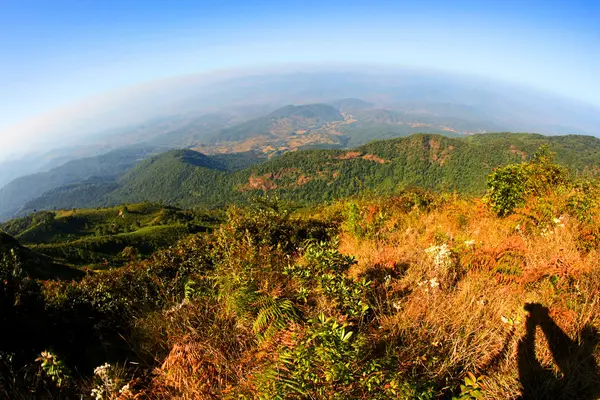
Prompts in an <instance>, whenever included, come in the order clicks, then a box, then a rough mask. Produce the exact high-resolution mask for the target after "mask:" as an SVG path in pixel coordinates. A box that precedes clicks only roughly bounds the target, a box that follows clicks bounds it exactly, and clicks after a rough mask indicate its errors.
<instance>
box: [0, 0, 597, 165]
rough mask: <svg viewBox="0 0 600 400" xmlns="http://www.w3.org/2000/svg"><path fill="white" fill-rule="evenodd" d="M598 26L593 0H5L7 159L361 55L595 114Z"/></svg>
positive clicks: (2, 44)
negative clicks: (201, 87) (204, 93)
mask: <svg viewBox="0 0 600 400" xmlns="http://www.w3.org/2000/svg"><path fill="white" fill-rule="evenodd" d="M598 20H600V5H599V3H597V2H594V1H557V2H552V3H548V2H543V1H528V2H523V1H506V2H502V3H494V4H484V3H482V2H474V1H457V2H452V4H450V3H447V2H442V1H439V0H428V1H421V2H402V4H400V3H398V4H394V3H388V2H381V1H374V2H369V3H368V4H364V3H358V2H338V1H334V2H327V4H325V3H324V2H312V1H305V2H295V1H292V2H286V3H285V4H281V5H279V6H278V7H272V4H271V3H269V2H253V3H252V4H250V3H245V2H240V1H229V2H225V3H218V4H217V3H212V2H203V1H200V2H192V1H178V2H164V1H144V2H142V1H137V0H132V1H128V2H126V3H123V2H118V1H110V0H109V1H106V2H75V1H67V0H64V1H56V2H52V4H50V3H47V2H42V1H19V2H9V3H8V4H5V5H3V6H2V13H0V32H1V33H2V35H0V50H1V51H2V53H1V54H2V57H3V62H2V63H0V85H1V86H2V87H3V88H4V90H3V91H2V92H1V93H0V107H1V108H2V110H3V113H2V115H0V132H2V133H0V144H1V146H0V159H1V158H6V157H7V156H8V155H11V154H12V155H21V154H23V153H24V152H25V151H33V150H36V148H39V147H41V146H45V145H48V146H51V145H56V144H57V143H56V142H57V141H58V139H59V136H60V135H63V136H68V134H66V133H65V132H62V131H61V129H60V127H58V128H56V126H58V125H60V124H64V123H65V121H68V122H69V123H70V124H71V123H73V124H79V125H85V124H86V121H87V120H86V119H87V118H90V121H92V119H93V118H91V117H90V114H94V113H98V112H105V111H104V109H103V107H104V108H107V107H108V108H110V107H115V106H117V105H119V104H121V103H122V104H123V108H124V109H125V110H124V111H123V113H122V114H123V115H124V113H125V112H126V113H129V114H130V115H129V116H127V118H125V119H124V122H123V123H128V122H129V123H135V122H140V121H143V120H144V119H147V118H148V115H146V114H145V112H143V110H142V109H143V108H144V107H142V106H139V107H138V106H137V105H135V104H134V105H133V109H131V110H127V107H128V105H129V104H128V103H127V101H128V99H130V98H132V97H131V96H133V97H136V96H139V95H140V93H141V94H144V93H147V95H148V98H149V99H150V98H152V96H153V93H158V92H157V91H154V90H155V89H156V87H157V86H158V87H160V86H161V85H169V84H170V83H172V82H175V81H181V80H182V79H192V80H194V79H202V77H205V78H208V79H210V78H211V77H217V78H218V79H221V78H222V77H223V76H245V75H247V74H248V73H250V74H251V73H253V71H261V70H263V71H264V70H269V69H271V70H278V69H279V70H285V68H288V69H289V68H292V69H294V68H296V69H298V68H299V67H297V66H304V67H305V68H309V69H310V68H314V66H328V65H329V66H331V65H338V66H350V67H354V66H357V65H358V66H360V65H364V61H365V60H369V61H370V63H371V64H373V65H379V66H383V67H387V68H409V69H412V70H416V71H429V72H431V71H439V72H440V73H448V74H461V75H463V76H474V77H476V78H477V79H490V80H491V81H493V82H499V83H507V84H512V85H515V86H516V87H519V86H521V87H523V88H526V89H527V88H530V89H533V90H539V91H541V92H545V93H554V94H556V96H557V97H563V98H565V99H571V100H574V101H577V102H580V103H581V104H582V105H583V104H589V107H590V108H591V107H592V106H593V107H596V108H600V94H599V93H600V79H597V77H596V73H597V71H598V70H600V26H598V25H597V23H596V22H597V21H598ZM295 66H296V67H295ZM184 86H185V85H184ZM156 90H157V89H156ZM173 96H174V97H177V96H175V95H173ZM181 97H185V96H181ZM154 100H156V101H157V102H160V101H163V102H164V106H165V107H167V103H168V100H169V99H164V100H163V99H152V101H154ZM176 100H180V99H176ZM149 101H150V100H149ZM136 107H137V108H136ZM136 113H139V115H138V116H136ZM111 118H114V121H113V125H114V126H115V127H116V126H119V125H120V124H122V122H120V121H119V118H118V117H117V116H115V114H111V113H108V114H107V115H106V118H105V119H107V120H108V119H111ZM106 122H107V124H108V125H110V123H109V122H110V121H106ZM93 124H94V123H93V121H92V122H90V125H93ZM89 128H90V129H92V130H94V129H95V128H94V126H89ZM98 129H99V130H101V129H104V128H102V127H100V126H99V127H98ZM65 140H66V139H65ZM66 142H68V140H66Z"/></svg>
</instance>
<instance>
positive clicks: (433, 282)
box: [429, 278, 440, 288]
mask: <svg viewBox="0 0 600 400" xmlns="http://www.w3.org/2000/svg"><path fill="white" fill-rule="evenodd" d="M429 286H430V287H432V288H437V287H439V286H440V283H439V282H438V280H437V278H432V279H430V280H429Z"/></svg>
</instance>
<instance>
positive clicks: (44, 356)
mask: <svg viewBox="0 0 600 400" xmlns="http://www.w3.org/2000/svg"><path fill="white" fill-rule="evenodd" d="M35 361H37V362H39V363H41V368H42V371H43V372H44V373H45V374H46V376H48V377H49V378H50V379H51V380H52V381H53V382H54V383H56V386H58V387H61V386H64V385H66V384H68V382H69V380H70V379H71V372H70V371H69V368H68V367H67V366H66V365H65V363H64V362H63V361H62V360H60V359H59V358H58V356H57V355H56V354H55V353H53V352H51V351H42V353H41V354H40V356H39V357H38V358H36V360H35Z"/></svg>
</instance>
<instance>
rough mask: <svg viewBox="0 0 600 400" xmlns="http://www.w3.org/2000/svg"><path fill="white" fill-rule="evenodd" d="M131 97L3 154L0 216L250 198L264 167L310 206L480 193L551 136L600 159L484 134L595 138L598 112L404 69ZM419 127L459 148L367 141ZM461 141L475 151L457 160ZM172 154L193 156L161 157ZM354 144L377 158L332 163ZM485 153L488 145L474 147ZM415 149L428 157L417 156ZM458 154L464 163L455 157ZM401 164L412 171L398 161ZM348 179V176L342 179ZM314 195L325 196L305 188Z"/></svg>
mask: <svg viewBox="0 0 600 400" xmlns="http://www.w3.org/2000/svg"><path fill="white" fill-rule="evenodd" d="M160 96H163V97H160ZM159 97H160V99H159ZM121 100H123V101H124V100H125V98H123V99H121ZM126 100H127V103H126V104H121V102H119V101H117V100H116V99H115V102H114V103H111V102H108V101H105V102H104V103H103V104H104V105H103V106H102V107H105V108H106V107H109V108H110V110H109V109H105V111H106V112H105V113H103V114H102V118H101V119H95V118H92V117H90V118H87V119H86V118H82V119H81V120H86V121H87V123H88V125H86V126H79V127H77V129H76V127H75V125H73V124H71V125H69V124H66V125H63V126H62V128H61V129H62V130H61V132H63V133H64V134H69V135H70V136H69V137H70V138H71V139H69V140H62V139H60V138H61V137H63V136H62V134H60V135H59V134H57V140H56V141H55V142H56V143H59V144H60V145H57V146H56V148H54V149H48V151H46V152H40V153H38V154H34V155H27V156H24V157H23V158H21V159H12V160H11V161H5V162H2V163H0V220H6V219H9V218H12V217H14V216H15V215H22V214H23V213H27V212H31V211H32V210H34V209H48V208H54V207H58V208H64V207H69V208H70V207H80V206H89V205H96V204H97V205H111V204H117V203H118V202H120V201H138V200H150V199H154V200H161V201H166V202H170V203H173V204H179V205H186V206H191V205H198V204H204V205H209V206H212V205H216V204H223V203H225V202H230V201H234V202H235V201H242V199H243V198H244V196H245V195H246V194H248V193H249V192H251V191H252V190H254V189H244V188H245V187H246V188H250V187H252V185H255V186H257V187H260V184H259V183H258V182H260V181H261V179H263V178H264V176H263V178H260V176H261V174H262V175H265V174H266V175H268V174H273V178H269V179H266V180H265V182H271V183H266V189H267V190H276V191H278V192H281V193H282V195H283V196H284V197H285V196H288V197H289V198H293V199H299V200H303V201H304V200H311V199H312V197H311V196H316V195H317V194H316V193H318V192H319V191H321V192H322V193H319V194H318V196H321V197H323V198H327V199H329V198H336V197H339V196H341V195H343V194H348V193H356V192H357V191H358V190H359V189H358V188H362V189H365V188H373V189H377V190H382V188H385V190H388V189H390V188H392V187H394V188H395V187H397V186H399V185H400V186H403V185H412V184H414V185H422V186H425V187H430V188H439V189H442V188H443V189H449V188H450V189H456V190H461V191H481V190H482V188H483V186H482V185H483V180H482V177H483V176H484V175H485V174H486V173H487V172H489V170H490V168H492V167H493V166H496V165H501V164H502V163H506V162H511V161H514V160H518V159H519V157H520V155H519V154H531V152H532V151H535V149H534V148H533V147H532V146H533V145H532V143H535V144H536V145H538V144H540V143H543V142H548V143H550V144H551V145H552V146H554V147H556V148H557V151H558V152H559V158H561V159H562V160H563V161H564V162H565V163H566V164H567V165H569V166H571V167H574V168H576V169H584V168H588V169H593V167H595V166H597V165H598V164H599V162H598V159H597V155H598V154H597V149H598V141H597V139H594V138H592V137H584V136H572V137H571V136H565V137H544V136H539V135H538V136H531V135H530V136H520V135H505V136H502V135H500V136H498V135H490V134H488V133H489V132H510V131H513V132H542V133H545V134H548V135H554V134H585V135H594V134H598V133H600V111H599V110H598V109H596V108H594V107H590V106H585V105H582V104H578V103H576V102H573V101H570V100H566V99H562V98H558V97H556V96H552V95H548V94H544V93H539V92H535V91H532V90H527V89H523V88H519V87H514V86H509V85H505V84H499V83H494V82H490V81H485V80H481V79H472V78H465V77H456V76H451V75H439V74H437V75H436V74H424V73H414V72H407V71H404V72H402V71H400V72H397V73H392V72H389V71H387V72H377V71H370V72H339V71H321V72H308V73H279V74H272V75H256V76H242V77H237V78H230V79H224V80H220V81H215V82H210V81H196V80H194V79H193V78H190V79H188V80H185V81H181V82H179V81H174V82H171V84H165V85H162V86H160V87H156V88H154V89H153V90H152V92H151V95H150V93H148V92H143V93H142V92H140V93H139V94H135V93H130V94H129V95H128V96H127V97H126ZM107 104H109V105H107ZM98 107H100V106H98ZM111 110H112V111H111ZM128 110H129V111H128ZM131 110H136V115H138V116H140V118H142V117H141V116H144V115H147V118H146V120H145V121H144V122H135V123H134V122H132V121H133V119H131V118H124V116H125V114H127V112H133V111H131ZM109 111H110V112H109ZM103 121H104V122H103ZM48 129H50V127H49V128H48ZM57 132H58V131H57ZM418 133H422V134H437V135H443V136H445V138H441V139H439V141H440V143H446V141H447V140H450V142H451V143H453V144H451V145H449V146H452V147H453V150H448V151H449V155H448V157H449V158H448V163H447V164H446V162H444V164H443V165H441V164H439V163H438V164H437V167H436V166H435V165H434V164H436V163H435V162H434V164H432V165H422V164H421V161H422V160H421V159H422V158H424V159H428V158H427V157H426V156H425V155H424V154H421V153H419V151H421V150H422V149H421V150H417V149H418V148H419V147H418V146H417V147H415V148H412V147H411V148H410V149H409V148H405V147H403V146H406V143H412V142H410V141H400V142H398V143H396V142H388V143H387V144H377V145H375V144H373V145H374V146H376V148H375V150H373V152H371V150H366V149H367V147H364V146H365V145H366V144H367V143H370V142H372V141H373V140H387V139H397V138H404V137H408V136H411V135H414V134H418ZM432 137H433V136H432ZM435 137H437V136H435ZM498 137H503V138H505V139H503V140H505V141H508V142H510V143H508V142H506V143H505V142H502V145H501V147H500V148H494V146H492V145H490V144H489V143H491V142H493V143H495V144H497V143H496V141H497V140H498V139H497V138H498ZM448 138H453V139H452V140H458V141H456V142H454V141H452V140H451V139H448ZM412 140H415V139H412ZM437 141H438V139H435V140H434V141H433V142H432V143H434V144H433V146H436V145H435V143H437ZM450 142H448V143H450ZM392 143H394V144H392ZM402 143H404V144H402ZM582 143H584V144H585V145H581V144H582ZM377 146H392V148H394V149H396V150H397V151H398V154H396V155H394V154H388V155H387V156H385V157H384V156H383V155H382V154H383V153H384V150H385V149H383V148H379V147H377ZM465 146H466V147H465ZM507 146H508V147H507ZM511 146H512V147H511ZM463 148H464V149H465V150H464V151H468V153H469V160H467V159H462V158H461V157H464V156H463V155H462V154H463V153H462V150H459V149H463ZM171 149H184V150H185V151H184V152H183V153H182V152H173V153H166V154H165V155H163V156H161V157H158V158H156V157H154V156H156V155H158V154H160V153H164V152H166V151H168V150H171ZM317 149H328V151H329V152H328V151H325V150H323V152H317V153H318V154H319V157H323V159H324V160H328V161H327V163H329V164H325V165H320V162H321V161H322V160H316V159H314V160H313V159H312V158H311V157H314V154H317V153H313V152H304V151H305V150H317ZM350 149H356V150H355V152H358V153H360V154H362V155H363V156H364V155H366V156H367V157H370V156H369V154H372V155H373V157H375V158H373V159H372V160H369V159H363V158H361V157H362V156H360V157H358V159H359V160H356V163H358V164H360V165H363V166H362V167H360V168H359V167H358V166H355V165H354V164H353V162H354V161H353V162H350V160H354V158H352V157H350V156H348V157H350V158H349V159H348V160H346V161H344V163H350V164H348V166H345V164H344V163H342V164H344V165H338V164H339V163H340V162H341V161H332V160H337V159H336V158H335V157H334V156H331V154H338V153H335V151H338V152H342V153H343V152H344V151H346V152H348V151H350V153H352V152H354V150H350ZM479 150H481V151H484V152H485V153H486V154H477V151H479ZM298 151H301V152H299V153H298V154H293V155H291V154H287V153H294V152H298ZM199 153H201V154H200V155H199ZM342 153H339V154H342ZM363 153H364V154H363ZM412 153H415V154H421V155H420V156H419V157H417V158H416V159H415V158H414V157H413V155H411V154H412ZM344 154H345V153H344ZM282 155H283V157H279V156H282ZM149 157H151V158H149ZM303 157H306V158H307V159H308V160H311V161H310V163H312V164H314V165H312V167H311V168H312V169H310V168H309V169H308V170H306V163H307V162H309V161H303V160H302V159H303ZM332 157H333V158H332ZM403 157H404V158H403ZM440 157H441V156H440ZM444 157H445V156H444ZM490 157H492V158H490ZM494 157H495V158H494ZM456 158H461V161H460V162H458V161H457V162H458V164H456V165H455V164H453V163H454V162H455V161H453V160H455V159H456ZM488 158H490V159H489V160H488ZM376 159H385V160H388V161H389V162H387V161H386V162H385V163H379V162H377V161H373V160H376ZM400 159H402V160H404V161H399V160H400ZM292 160H294V161H293V162H292ZM360 160H362V161H360ZM406 160H410V161H406ZM434 161H435V160H434ZM278 163H291V164H293V165H291V166H290V167H289V168H292V169H293V170H299V171H303V172H302V174H300V175H297V176H296V175H294V174H292V173H289V172H288V173H284V174H283V175H281V173H280V172H278V170H277V168H278V167H277V165H279V164H278ZM296 163H298V164H299V165H302V167H299V166H297V165H296ZM398 163H401V164H402V165H404V164H406V163H408V164H411V165H412V166H411V167H410V168H409V167H406V168H408V169H406V168H404V167H403V168H400V169H399V168H396V167H397V166H398ZM358 164H357V165H358ZM408 164H406V165H408ZM367 165H368V166H369V167H368V168H367V167H366V166H367ZM466 165H469V168H472V170H471V169H469V170H468V171H467V172H468V173H467V174H466V175H464V176H461V178H460V179H458V178H456V181H454V180H453V179H454V178H453V179H450V178H449V176H447V175H446V174H449V173H452V174H455V173H458V172H457V171H461V173H463V172H464V168H465V166H466ZM334 166H336V167H335V168H338V169H339V170H335V171H334V170H333V169H332V168H334ZM355 167H356V168H357V169H354V168H355ZM269 168H270V169H269ZM281 168H284V167H281ZM347 168H350V169H347ZM325 170H327V171H330V172H331V174H336V178H335V179H333V180H331V181H327V180H325V178H322V177H321V178H318V179H317V178H316V176H315V175H314V174H317V176H318V174H325V172H323V171H325ZM148 171H152V172H151V174H152V176H148V174H150V172H148ZM198 171H202V172H201V173H200V172H198ZM319 171H321V172H319ZM361 171H362V172H361ZM366 171H368V172H366ZM384 171H385V172H384ZM407 171H410V173H411V174H412V173H415V174H417V175H414V176H413V175H411V174H409V173H408V172H407ZM449 171H451V172H449ZM259 172H260V173H259ZM327 173H329V172H327ZM169 174H172V175H169ZM382 174H383V175H382ZM419 174H421V175H423V177H421V178H418V176H420V175H419ZM350 175H351V176H352V178H348V179H350V180H349V181H348V182H346V181H345V179H346V178H341V177H340V176H350ZM388 175H389V176H388ZM283 176H288V177H290V176H294V177H295V179H297V180H298V182H300V183H297V187H293V188H292V187H291V186H289V185H287V184H286V185H287V186H286V185H282V184H280V183H277V182H278V181H280V180H281V179H283V178H282V177H283ZM375 176H377V177H379V178H377V179H380V180H381V181H379V180H377V179H375V178H374V177H375ZM383 176H385V178H383ZM251 177H254V178H252V179H253V182H254V183H251V182H250V181H249V180H250V178H251ZM286 179H287V178H286ZM373 179H375V180H373ZM326 181H327V184H325V183H323V182H326ZM317 182H321V183H319V184H317ZM358 182H360V183H358ZM144 185H149V186H144ZM164 185H167V186H164ZM244 185H246V186H244ZM247 185H250V186H247ZM319 185H320V186H319ZM357 185H358V186H357ZM212 186H217V187H218V188H219V190H218V191H215V189H214V188H213V187H212ZM149 187H154V188H155V189H156V190H149ZM167 189H168V191H170V193H167ZM362 189H361V190H362ZM228 190H229V191H230V192H231V193H230V192H228ZM305 190H313V191H317V192H315V194H312V195H306V194H304V191H305ZM145 196H147V197H148V198H145Z"/></svg>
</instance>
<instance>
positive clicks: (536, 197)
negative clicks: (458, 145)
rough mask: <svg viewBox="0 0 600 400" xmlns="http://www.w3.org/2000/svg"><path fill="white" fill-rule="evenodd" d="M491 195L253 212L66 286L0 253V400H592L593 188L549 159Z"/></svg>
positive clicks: (239, 212)
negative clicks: (3, 399)
mask: <svg viewBox="0 0 600 400" xmlns="http://www.w3.org/2000/svg"><path fill="white" fill-rule="evenodd" d="M488 185H489V188H490V190H489V191H488V194H487V195H486V197H485V198H483V199H477V198H475V199H473V198H463V197H460V196H458V195H451V194H446V195H436V194H432V193H429V192H425V191H406V192H402V193H400V194H397V195H396V196H394V197H386V198H383V197H382V198H370V199H367V198H358V199H352V200H343V201H339V202H336V203H334V204H331V205H327V206H322V207H319V208H316V209H312V210H310V213H309V212H306V211H304V212H299V211H298V212H290V211H289V209H288V207H285V206H284V205H282V204H281V203H280V202H275V201H271V200H268V199H263V200H262V201H260V202H258V203H257V204H255V205H254V206H252V207H248V208H243V209H240V208H230V209H229V210H228V216H227V220H226V222H224V223H223V224H221V225H220V227H219V228H217V229H215V230H214V231H213V232H206V233H199V234H195V235H190V236H188V237H187V238H186V239H184V240H182V241H180V242H179V243H178V244H177V245H176V246H173V247H172V248H169V249H165V250H160V251H158V252H156V253H155V254H154V255H153V256H152V257H151V258H150V259H148V260H142V261H134V262H131V263H129V264H128V265H126V266H123V267H121V268H115V269H109V270H106V271H99V272H88V273H87V275H86V276H84V277H83V278H81V279H78V280H38V279H34V278H32V277H30V276H28V274H27V272H26V271H25V270H24V269H23V268H21V263H20V260H19V258H18V257H17V256H16V255H15V253H14V252H11V251H5V252H4V256H3V257H4V258H3V262H2V267H1V269H0V271H1V274H2V277H0V285H1V287H2V291H1V292H0V296H1V297H0V307H1V309H0V318H2V325H1V326H2V327H4V328H3V329H2V336H3V337H2V340H1V341H0V346H2V347H1V348H0V368H1V369H0V371H1V374H0V377H1V380H0V393H2V394H3V395H6V396H9V397H10V398H16V399H19V398H44V397H45V398H61V397H62V398H73V397H76V396H77V397H78V396H79V395H83V396H84V397H89V398H95V399H140V398H157V399H158V398H161V399H162V398H188V399H198V398H200V399H201V398H206V399H210V398H215V399H216V398H264V399H278V398H281V399H283V398H286V399H288V398H289V399H294V398H298V399H301V398H314V399H349V398H355V399H366V398H369V399H377V398H380V399H389V398H399V399H434V398H448V399H450V398H456V399H479V398H487V399H499V398H502V399H517V398H523V399H531V398H555V399H573V398H580V399H595V398H598V396H599V395H600V393H599V392H598V391H597V389H596V388H598V387H599V385H600V376H599V371H598V365H597V363H598V360H599V356H600V353H599V352H598V351H597V349H596V348H595V344H596V343H597V340H598V331H597V330H598V328H600V305H599V303H598V298H599V294H600V293H599V291H600V269H599V267H598V258H599V254H598V245H599V244H600V213H599V212H600V203H598V201H599V199H600V192H599V191H598V188H597V186H596V185H595V184H594V183H593V182H582V181H576V180H574V179H573V178H571V177H570V175H569V173H568V171H566V170H564V169H563V168H561V167H559V166H557V165H555V164H553V162H552V159H551V156H550V155H549V154H548V153H547V152H544V151H542V152H540V153H539V154H538V155H537V156H536V157H535V158H534V159H533V160H532V161H531V162H528V163H522V164H517V165H509V166H507V167H503V168H500V169H497V170H496V171H494V173H493V174H492V175H490V177H489V178H488ZM309 214H310V215H309ZM6 327H9V328H8V329H7V328H6ZM538 328H539V329H538ZM40 332H44V334H43V335H41V334H40Z"/></svg>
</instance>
